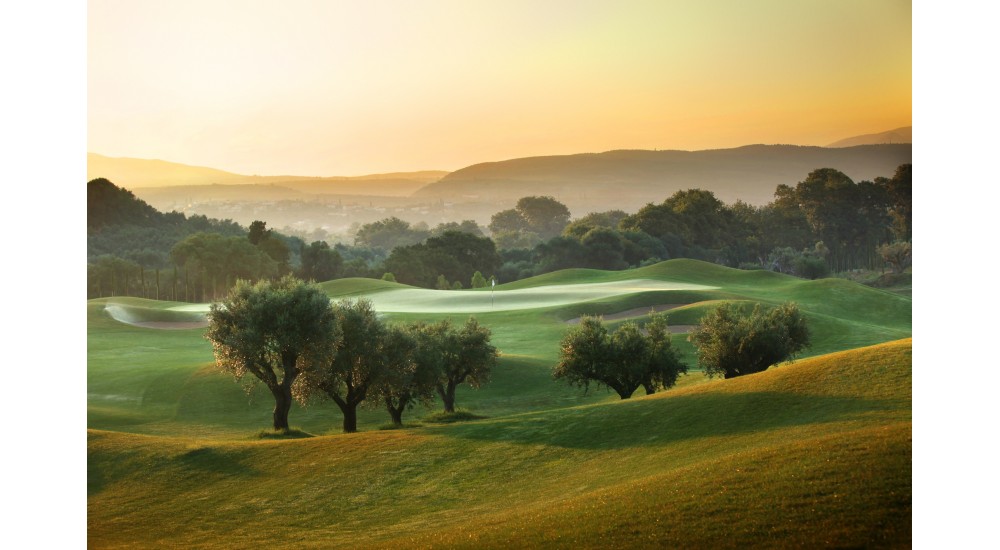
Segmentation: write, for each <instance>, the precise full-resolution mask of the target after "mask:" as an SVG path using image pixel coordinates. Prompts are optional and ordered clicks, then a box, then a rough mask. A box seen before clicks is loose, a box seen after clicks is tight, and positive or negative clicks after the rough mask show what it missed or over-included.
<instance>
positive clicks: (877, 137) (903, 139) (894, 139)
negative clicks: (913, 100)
mask: <svg viewBox="0 0 1000 550" xmlns="http://www.w3.org/2000/svg"><path fill="white" fill-rule="evenodd" d="M882 143H913V126H903V127H902V128H896V129H895V130H889V131H887V132H879V133H877V134H864V135H862V136H854V137H849V138H844V139H841V140H839V141H835V142H833V143H831V144H830V145H827V147H854V146H855V145H878V144H882Z"/></svg>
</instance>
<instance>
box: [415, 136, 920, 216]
mask: <svg viewBox="0 0 1000 550" xmlns="http://www.w3.org/2000/svg"><path fill="white" fill-rule="evenodd" d="M910 162H912V147H911V145H909V144H893V145H862V146H856V147H845V148H824V147H804V146H796V145H749V146H745V147H738V148H735V149H716V150H707V151H608V152H605V153H586V154H577V155H563V156H546V157H530V158H520V159H512V160H506V161H500V162H486V163H481V164H475V165H472V166H469V167H466V168H462V169H461V170H456V171H454V172H452V173H450V174H448V175H447V176H445V177H443V178H442V179H441V180H440V181H438V182H435V183H431V184H428V185H427V186H425V187H423V188H421V189H420V190H419V191H417V192H416V193H414V194H413V196H414V197H415V198H417V197H425V198H427V197H429V198H434V197H441V198H444V197H450V198H451V200H479V201H495V202H508V203H511V204H513V202H514V201H516V200H517V199H518V198H520V197H523V196H528V195H551V196H554V197H555V198H556V199H558V200H560V201H562V202H564V203H565V204H566V205H567V206H568V207H569V208H570V210H571V211H572V212H573V213H574V215H578V216H579V215H582V214H584V213H586V212H592V211H603V210H607V209H608V208H609V207H608V205H609V204H613V205H614V207H615V208H619V209H622V210H626V211H634V210H637V209H638V208H641V207H642V206H643V205H645V204H646V203H648V202H660V201H662V200H664V199H665V198H667V197H669V196H670V195H672V194H673V193H674V192H676V191H678V190H682V189H691V188H700V189H707V190H710V191H712V192H714V193H715V195H716V197H718V198H719V199H720V200H722V201H723V202H727V203H731V202H735V201H736V200H737V199H740V200H743V201H745V202H749V203H752V204H765V203H767V202H770V201H771V200H773V198H774V189H775V187H777V186H778V185H779V184H786V185H792V186H794V185H795V184H796V183H797V182H799V181H802V180H803V179H805V177H806V175H807V174H809V172H811V171H813V170H816V169H818V168H835V169H837V170H840V171H841V172H844V173H845V174H847V175H848V176H849V177H851V178H852V179H854V180H855V181H859V180H864V179H873V178H875V177H878V176H885V177H890V176H891V175H892V174H893V173H894V172H895V170H896V168H897V167H898V166H899V165H901V164H906V163H910Z"/></svg>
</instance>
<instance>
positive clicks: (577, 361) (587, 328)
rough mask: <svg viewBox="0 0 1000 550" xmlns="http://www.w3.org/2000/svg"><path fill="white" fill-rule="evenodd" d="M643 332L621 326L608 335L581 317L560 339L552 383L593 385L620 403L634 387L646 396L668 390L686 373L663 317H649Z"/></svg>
mask: <svg viewBox="0 0 1000 550" xmlns="http://www.w3.org/2000/svg"><path fill="white" fill-rule="evenodd" d="M646 332H647V334H645V335H644V334H643V333H642V330H641V329H640V328H639V325H638V324H636V323H635V322H632V321H626V322H625V323H622V324H621V326H619V327H618V329H617V330H615V331H614V332H613V333H609V332H608V330H607V328H605V327H604V322H603V320H602V319H601V317H591V316H584V317H583V318H581V319H580V324H579V325H578V326H577V327H575V328H573V329H570V330H569V332H567V333H566V335H565V336H564V337H563V339H562V342H561V343H560V351H559V363H557V364H556V366H555V368H554V369H553V373H552V375H553V378H555V379H556V380H564V381H566V382H567V383H569V384H571V385H575V386H581V387H583V388H584V390H586V389H588V388H589V386H590V384H591V383H592V382H593V383H596V384H598V385H599V386H606V387H608V388H610V389H612V390H614V391H615V393H617V394H618V396H619V397H621V398H622V399H628V398H630V397H632V394H633V393H635V390H637V389H638V388H639V386H643V387H644V388H645V389H646V393H647V394H650V393H654V392H656V391H657V390H659V389H666V388H669V387H671V386H673V385H674V384H675V383H676V382H677V378H678V376H680V375H681V374H683V373H686V372H687V366H686V365H685V364H684V363H682V362H681V361H680V357H679V356H678V355H677V352H676V350H674V348H673V346H672V345H671V341H670V332H669V331H668V330H667V323H666V319H665V318H664V317H663V316H661V315H653V316H651V318H650V320H649V322H647V323H646Z"/></svg>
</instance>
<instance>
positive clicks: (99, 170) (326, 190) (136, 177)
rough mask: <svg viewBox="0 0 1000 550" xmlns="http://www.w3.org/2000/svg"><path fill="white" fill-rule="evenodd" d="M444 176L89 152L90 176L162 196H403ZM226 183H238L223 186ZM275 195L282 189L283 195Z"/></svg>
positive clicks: (429, 172) (443, 173) (426, 171)
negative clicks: (219, 165)
mask: <svg viewBox="0 0 1000 550" xmlns="http://www.w3.org/2000/svg"><path fill="white" fill-rule="evenodd" d="M446 174H447V172H444V171H438V170H425V171H418V172H397V173H390V174H369V175H364V176H333V177H308V176H247V175H242V174H234V173H231V172H225V171H222V170H216V169H214V168H206V167H203V166H189V165H186V164H179V163H176V162H167V161H163V160H149V159H135V158H112V157H105V156H103V155H98V154H96V153H88V154H87V179H88V180H90V179H95V178H107V179H109V180H111V181H114V182H116V183H117V184H118V185H121V186H123V187H125V188H127V189H130V190H132V191H133V192H135V191H136V190H137V189H145V188H159V189H161V191H160V193H161V194H162V193H165V192H166V191H165V190H163V189H162V188H164V187H168V188H169V187H178V186H182V187H185V188H186V189H185V190H183V191H182V192H181V193H182V194H183V193H187V194H188V196H192V195H198V194H199V193H202V192H204V191H206V189H207V190H211V191H212V192H214V193H215V194H216V196H214V197H211V198H214V199H219V198H224V199H228V200H235V199H238V198H240V197H241V196H245V193H247V192H248V191H249V189H248V188H247V187H245V186H249V185H258V186H268V187H273V188H274V189H272V191H271V194H272V197H278V199H283V198H287V199H296V198H301V196H302V195H303V194H307V195H308V194H313V195H316V194H321V195H322V194H340V195H374V196H407V195H409V194H411V193H412V192H413V191H415V190H417V189H419V188H420V187H422V186H424V185H426V184H427V183H429V182H432V181H437V180H439V179H441V178H442V177H443V176H444V175H446ZM230 185H240V186H241V187H234V188H230V189H226V188H224V186H230ZM224 193H225V194H224ZM276 193H286V194H287V197H286V196H281V195H276ZM143 198H145V197H143Z"/></svg>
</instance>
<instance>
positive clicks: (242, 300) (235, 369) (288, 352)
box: [206, 276, 339, 430]
mask: <svg viewBox="0 0 1000 550" xmlns="http://www.w3.org/2000/svg"><path fill="white" fill-rule="evenodd" d="M206 338H208V339H209V340H210V341H211V342H212V351H213V353H214V355H215V362H216V364H217V365H218V366H219V368H221V369H222V370H223V371H225V372H228V373H230V374H232V375H233V376H235V377H236V379H237V380H241V379H243V378H244V377H245V376H246V375H247V374H250V375H251V376H252V377H253V378H254V380H251V383H252V384H255V383H256V382H257V381H260V382H263V383H264V385H265V386H267V388H268V389H269V390H270V391H271V395H273V396H274V418H273V420H274V422H273V424H274V429H275V430H287V429H288V411H289V410H290V409H291V406H292V397H293V387H294V386H296V385H297V382H298V381H299V378H300V376H301V375H302V374H304V373H306V372H308V371H309V370H310V369H311V368H312V366H314V365H317V364H321V363H322V362H324V361H325V360H326V359H327V356H328V354H329V353H330V351H331V350H332V349H333V348H334V347H335V343H336V342H337V341H338V340H339V334H338V327H337V322H336V319H335V316H334V312H333V309H332V308H331V306H330V300H329V298H327V296H326V294H324V293H323V292H322V291H321V290H320V289H319V288H317V287H316V286H314V285H311V284H306V283H304V282H302V281H300V280H298V279H295V278H293V277H290V276H286V277H284V278H282V279H280V280H279V281H276V282H271V281H266V280H265V281H259V282H258V283H257V284H250V283H248V282H247V281H243V280H240V281H237V283H236V285H235V286H234V287H233V288H232V289H231V290H230V291H229V294H228V295H227V296H226V298H225V299H224V300H223V301H222V302H221V303H217V304H212V308H211V311H210V312H209V314H208V332H207V334H206Z"/></svg>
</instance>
